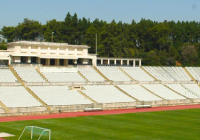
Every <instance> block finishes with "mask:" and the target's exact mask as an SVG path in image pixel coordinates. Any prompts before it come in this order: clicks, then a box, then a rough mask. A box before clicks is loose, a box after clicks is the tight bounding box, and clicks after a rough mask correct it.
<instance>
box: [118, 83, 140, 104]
mask: <svg viewBox="0 0 200 140" xmlns="http://www.w3.org/2000/svg"><path fill="white" fill-rule="evenodd" d="M115 87H116V88H117V89H118V90H119V91H121V92H122V93H124V94H125V95H127V96H129V97H130V98H132V99H134V100H136V101H139V100H138V99H136V98H135V97H133V96H131V95H130V94H128V93H127V92H125V91H124V90H122V89H121V88H120V87H118V86H117V85H115Z"/></svg>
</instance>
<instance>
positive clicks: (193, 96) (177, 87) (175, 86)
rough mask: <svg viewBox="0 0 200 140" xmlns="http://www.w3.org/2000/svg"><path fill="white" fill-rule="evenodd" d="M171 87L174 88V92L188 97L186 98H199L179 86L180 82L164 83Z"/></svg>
mask: <svg viewBox="0 0 200 140" xmlns="http://www.w3.org/2000/svg"><path fill="white" fill-rule="evenodd" d="M166 85H167V86H168V87H170V88H171V89H173V90H175V91H176V92H178V93H180V94H182V95H184V96H186V97H188V98H199V97H197V96H195V95H194V94H192V93H191V92H190V91H188V90H187V89H186V88H184V87H183V86H181V84H166Z"/></svg>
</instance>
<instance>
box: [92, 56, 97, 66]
mask: <svg viewBox="0 0 200 140" xmlns="http://www.w3.org/2000/svg"><path fill="white" fill-rule="evenodd" d="M92 65H93V66H96V65H97V57H94V58H93V59H92Z"/></svg>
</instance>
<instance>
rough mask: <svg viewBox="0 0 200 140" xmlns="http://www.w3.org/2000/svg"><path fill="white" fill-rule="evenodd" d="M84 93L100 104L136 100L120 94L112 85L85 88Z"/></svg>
mask: <svg viewBox="0 0 200 140" xmlns="http://www.w3.org/2000/svg"><path fill="white" fill-rule="evenodd" d="M84 88H85V89H86V90H83V92H84V93H85V94H86V95H88V96H89V97H91V98H92V99H94V100H95V101H97V102H98V103H115V102H133V101H135V100H134V99H132V98H130V97H128V96H127V95H125V94H124V93H122V92H120V91H119V90H118V89H117V88H115V87H114V86H112V85H93V86H84Z"/></svg>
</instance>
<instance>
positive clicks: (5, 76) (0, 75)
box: [0, 68, 17, 82]
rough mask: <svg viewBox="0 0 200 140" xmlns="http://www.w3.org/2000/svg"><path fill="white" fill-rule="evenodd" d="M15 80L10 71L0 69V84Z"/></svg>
mask: <svg viewBox="0 0 200 140" xmlns="http://www.w3.org/2000/svg"><path fill="white" fill-rule="evenodd" d="M16 80H17V79H16V78H15V76H14V75H13V73H12V72H11V71H10V69H5V68H4V69H0V82H15V81H16Z"/></svg>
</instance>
